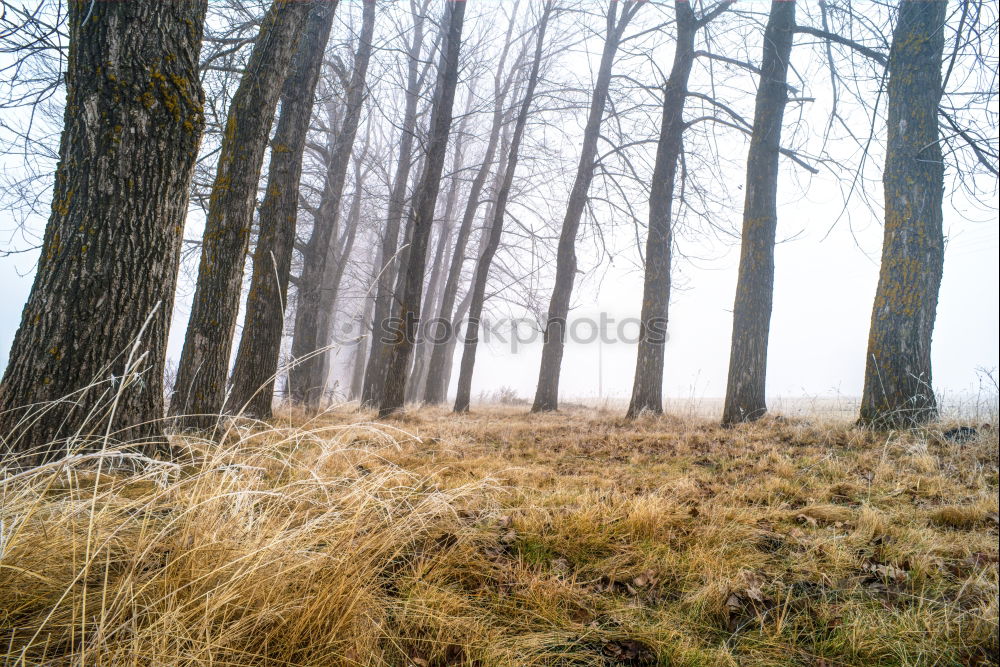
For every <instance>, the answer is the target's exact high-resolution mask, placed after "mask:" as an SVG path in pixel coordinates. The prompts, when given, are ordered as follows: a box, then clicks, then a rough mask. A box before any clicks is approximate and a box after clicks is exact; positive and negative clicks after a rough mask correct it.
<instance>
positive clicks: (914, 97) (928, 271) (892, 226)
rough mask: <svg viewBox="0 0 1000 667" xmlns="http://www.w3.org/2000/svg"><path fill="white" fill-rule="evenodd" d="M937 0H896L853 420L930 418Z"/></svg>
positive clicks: (938, 183) (940, 44)
mask: <svg viewBox="0 0 1000 667" xmlns="http://www.w3.org/2000/svg"><path fill="white" fill-rule="evenodd" d="M946 9H947V3H946V2H945V1H944V0H902V2H900V3H899V18H898V22H897V24H896V29H895V31H894V32H893V36H892V48H891V51H890V54H889V84H888V87H887V102H888V106H887V110H888V135H889V136H888V138H889V142H888V151H887V152H886V160H885V172H884V173H883V176H882V184H883V187H884V189H885V237H884V240H883V242H882V268H881V271H880V272H879V280H878V288H877V290H876V292H875V303H874V305H873V306H872V320H871V331H870V333H869V337H868V353H867V355H866V365H865V385H864V393H863V395H862V399H861V421H862V423H865V424H869V425H872V426H875V427H880V428H885V427H907V426H912V425H914V424H919V423H923V422H926V421H928V420H931V419H933V418H934V417H935V416H936V415H937V403H936V400H935V397H934V391H933V388H932V386H931V336H932V334H933V332H934V318H935V315H936V311H937V301H938V290H939V289H940V287H941V273H942V268H943V264H944V233H943V229H942V225H943V216H942V198H943V193H944V164H943V162H942V155H941V144H940V137H939V135H938V121H937V110H938V104H939V103H940V100H941V92H942V91H941V87H942V83H941V64H942V54H943V50H944V30H943V26H944V22H945V13H946Z"/></svg>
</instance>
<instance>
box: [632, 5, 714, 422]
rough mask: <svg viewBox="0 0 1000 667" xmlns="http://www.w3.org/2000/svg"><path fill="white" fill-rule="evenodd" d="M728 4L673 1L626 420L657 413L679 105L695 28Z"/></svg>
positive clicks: (679, 141) (660, 404) (679, 139)
mask: <svg viewBox="0 0 1000 667" xmlns="http://www.w3.org/2000/svg"><path fill="white" fill-rule="evenodd" d="M730 4H731V2H722V3H719V4H718V5H716V6H715V7H714V8H713V9H712V10H711V11H710V12H708V13H707V14H706V15H705V16H703V17H701V18H699V17H697V16H696V15H695V13H694V10H693V9H692V8H691V4H690V3H689V2H687V1H686V0H678V1H677V2H676V3H675V4H674V7H675V11H676V15H677V44H676V47H675V50H674V63H673V66H672V67H671V69H670V76H669V77H667V82H666V85H665V86H664V89H663V115H662V118H661V121H660V137H659V140H658V142H657V146H656V163H655V166H654V167H653V176H652V178H651V179H650V182H649V188H650V192H649V229H648V231H647V236H646V272H645V277H644V282H643V292H642V312H641V315H640V321H641V325H640V332H639V349H638V352H637V355H636V362H635V380H634V381H633V383H632V399H631V401H630V402H629V406H628V413H627V414H628V416H629V417H635V416H637V415H639V414H640V413H642V412H644V411H649V412H653V413H656V414H660V413H662V412H663V360H664V347H665V345H666V342H667V336H666V334H667V309H668V308H669V306H670V264H671V250H672V248H671V244H672V242H673V241H672V229H671V226H672V224H673V206H674V185H675V184H676V182H677V163H678V160H679V159H680V157H681V149H682V147H683V139H684V130H685V128H686V124H685V122H684V101H685V100H686V99H687V95H688V79H689V78H690V77H691V68H692V66H693V65H694V58H695V50H694V39H695V36H696V35H697V33H698V30H700V29H701V28H703V27H704V26H706V25H708V23H709V22H711V21H712V20H713V19H715V18H716V17H717V16H718V15H719V14H721V13H722V12H723V11H725V10H726V8H728V6H729V5H730Z"/></svg>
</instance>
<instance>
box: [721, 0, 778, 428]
mask: <svg viewBox="0 0 1000 667" xmlns="http://www.w3.org/2000/svg"><path fill="white" fill-rule="evenodd" d="M794 37H795V0H773V2H772V3H771V15H770V17H769V19H768V21H767V28H766V29H765V31H764V55H763V58H762V60H761V66H760V70H761V72H760V85H759V86H758V88H757V101H756V109H755V110H754V120H753V130H752V134H751V136H750V151H749V154H748V155H747V180H746V183H747V185H746V199H745V201H744V204H743V235H742V240H743V247H742V249H741V251H740V270H739V278H738V280H737V283H736V301H735V303H734V304H733V336H732V343H731V345H732V347H731V351H730V354H729V381H728V383H727V388H726V402H725V406H724V408H723V413H722V423H723V424H733V423H736V422H744V421H753V420H755V419H759V418H760V417H762V416H763V415H764V413H766V412H767V404H766V402H765V396H764V390H765V388H766V374H767V341H768V335H769V333H770V326H771V303H772V300H773V297H774V238H775V232H776V230H777V225H778V213H777V208H778V160H779V158H780V152H779V149H780V148H781V122H782V119H783V117H784V113H785V104H786V103H787V102H788V86H787V79H788V59H789V57H790V56H791V53H792V42H793V40H794Z"/></svg>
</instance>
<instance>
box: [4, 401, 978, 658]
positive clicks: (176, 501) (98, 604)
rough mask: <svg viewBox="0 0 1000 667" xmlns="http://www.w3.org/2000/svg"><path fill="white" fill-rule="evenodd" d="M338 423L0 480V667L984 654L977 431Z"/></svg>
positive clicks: (516, 417) (248, 434) (294, 422)
mask: <svg viewBox="0 0 1000 667" xmlns="http://www.w3.org/2000/svg"><path fill="white" fill-rule="evenodd" d="M358 419H359V417H358V415H357V414H356V413H349V412H346V411H345V412H343V413H334V414H330V415H327V416H324V417H323V418H322V419H320V420H317V421H314V422H311V423H307V424H304V425H303V423H302V420H298V419H292V418H289V419H287V420H286V423H285V424H282V425H278V426H275V427H274V428H261V427H258V428H250V427H248V426H241V427H236V428H234V430H233V432H232V433H231V434H230V436H229V437H228V438H227V439H226V441H225V443H224V444H223V445H221V446H220V445H214V444H211V443H206V442H199V441H196V440H191V439H189V440H186V441H185V443H184V444H185V445H186V446H188V447H189V448H190V449H191V452H192V454H193V456H194V462H193V463H187V464H185V465H184V466H182V467H177V466H169V465H158V466H153V467H150V468H147V469H146V470H145V471H144V472H143V473H141V474H139V475H125V474H123V473H116V472H108V470H109V469H108V466H109V465H110V464H111V463H112V460H111V459H109V458H98V459H97V462H98V463H95V461H94V460H90V461H84V462H79V463H76V464H74V465H70V466H63V467H61V468H47V469H43V470H40V471H37V472H35V473H32V474H29V475H24V476H20V477H17V478H14V479H9V480H8V481H7V482H6V483H5V485H4V487H3V491H2V495H0V500H2V503H3V505H2V509H0V519H2V522H3V523H2V531H0V532H2V536H3V538H2V539H3V542H2V544H0V553H2V556H0V656H4V658H5V663H4V664H12V665H13V664H41V663H43V662H44V663H45V664H53V665H62V664H84V665H88V666H90V665H131V664H135V665H149V664H156V665H417V666H419V667H429V666H431V665H482V666H483V667H487V666H493V665H505V666H511V667H516V666H520V665H654V664H660V665H674V664H677V665H737V664H740V665H788V664H798V665H810V666H813V667H820V666H824V667H825V666H832V665H843V664H849V665H901V664H905V665H932V664H933V665H965V664H991V662H992V664H995V661H996V659H997V618H998V609H997V583H998V575H997V488H998V480H997V464H998V461H997V456H998V454H997V437H996V431H995V430H993V431H990V432H989V433H987V434H985V435H984V436H982V437H980V438H979V439H978V440H977V441H975V442H971V443H967V444H964V445H959V444H955V443H950V442H945V441H943V440H942V439H941V438H940V437H939V436H938V435H935V434H934V433H933V432H930V433H923V434H876V433H870V432H865V431H860V430H856V429H853V428H851V427H850V425H849V424H846V423H842V422H838V423H832V422H825V423H819V422H817V423H814V424H810V423H806V422H804V421H803V422H800V421H791V422H790V421H785V420H777V419H775V420H767V421H765V422H763V423H759V424H755V425H748V426H744V427H740V428H737V429H732V430H723V429H721V428H719V427H717V426H716V425H714V424H713V423H711V422H708V421H698V420H696V419H693V418H692V419H684V420H681V419H676V418H670V417H667V418H663V419H658V420H657V419H644V420H640V421H638V422H636V423H628V422H624V421H621V420H619V419H617V418H615V417H613V416H609V415H601V414H593V413H588V412H586V411H582V410H574V411H570V412H568V413H562V414H557V415H542V416H528V415H525V414H524V409H523V408H490V409H484V410H482V411H480V412H478V413H475V414H473V415H470V416H463V417H458V418H455V417H452V416H450V415H448V414H447V413H445V412H444V411H437V410H423V411H420V412H417V413H414V414H411V415H409V416H407V417H404V418H401V419H397V420H393V421H389V422H386V423H385V424H371V423H357V422H358ZM98 464H99V465H100V466H101V471H100V472H99V473H98V472H97V471H96V470H95V466H96V465H98Z"/></svg>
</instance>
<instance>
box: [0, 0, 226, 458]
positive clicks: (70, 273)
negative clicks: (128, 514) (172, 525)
mask: <svg viewBox="0 0 1000 667" xmlns="http://www.w3.org/2000/svg"><path fill="white" fill-rule="evenodd" d="M206 6H207V3H206V2H204V1H202V2H184V3H172V2H171V3H164V2H157V1H155V0H134V1H133V2H129V3H112V2H108V3H96V4H94V3H91V4H87V3H79V2H74V3H70V4H69V15H68V23H69V32H70V35H69V59H68V66H69V69H68V71H67V74H66V83H67V101H66V111H65V125H64V129H63V133H62V140H61V143H60V148H59V167H58V170H57V172H56V177H55V190H54V193H53V199H52V210H51V214H50V216H49V219H48V223H47V225H46V228H45V237H44V241H43V246H42V253H41V258H40V259H39V263H38V269H37V272H36V273H35V280H34V284H33V285H32V289H31V294H30V296H29V298H28V302H27V304H26V305H25V308H24V312H23V314H22V318H21V326H20V327H19V328H18V331H17V335H16V337H15V339H14V344H13V347H12V349H11V353H10V361H9V363H8V366H7V370H6V373H5V374H4V377H3V381H2V383H0V433H2V434H3V435H4V445H3V450H2V451H0V457H13V456H17V457H18V458H17V460H16V463H18V464H21V465H34V464H38V463H42V462H45V461H47V460H49V459H52V458H54V457H56V456H58V455H59V454H60V453H64V452H65V450H66V449H67V448H70V449H78V448H80V447H81V446H86V443H87V439H88V438H90V437H92V436H98V437H99V436H111V437H112V438H114V439H118V440H123V441H132V442H133V443H134V444H135V445H136V446H137V447H138V448H140V449H141V450H142V451H143V452H144V453H146V454H154V453H156V452H157V451H158V449H159V448H160V447H162V446H163V444H164V441H163V440H162V424H161V419H162V417H163V393H162V384H161V378H162V377H163V370H164V359H165V354H166V344H167V332H168V329H169V325H170V315H171V308H172V304H173V295H174V287H175V285H176V280H177V265H178V260H179V256H180V246H181V238H182V237H181V230H182V228H183V222H184V214H185V211H186V209H187V202H188V190H189V187H190V183H191V175H192V172H193V168H194V161H195V155H196V153H197V151H198V143H199V140H200V137H201V130H202V124H203V117H202V104H203V96H202V90H201V86H200V83H199V81H198V57H199V52H200V50H201V38H202V31H203V28H204V19H205V11H206ZM110 53H114V54H119V57H118V58H114V59H111V60H109V57H108V54H110ZM148 155H155V156H156V159H155V160H149V159H148V158H147V157H146V156H148ZM140 163H141V164H143V169H141V170H136V168H135V167H136V165H137V164H140ZM60 438H65V439H66V440H65V441H62V442H60Z"/></svg>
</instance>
